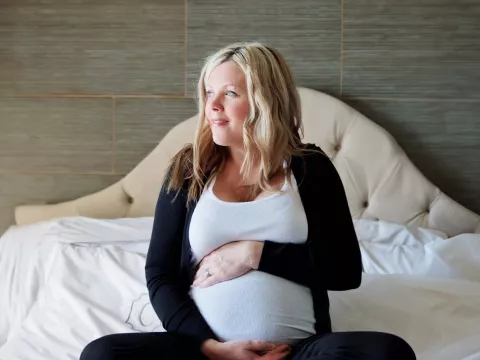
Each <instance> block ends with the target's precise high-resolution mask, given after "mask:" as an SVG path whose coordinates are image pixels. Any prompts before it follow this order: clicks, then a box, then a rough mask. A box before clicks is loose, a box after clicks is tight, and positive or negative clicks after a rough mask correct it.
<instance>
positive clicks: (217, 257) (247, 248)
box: [193, 240, 263, 288]
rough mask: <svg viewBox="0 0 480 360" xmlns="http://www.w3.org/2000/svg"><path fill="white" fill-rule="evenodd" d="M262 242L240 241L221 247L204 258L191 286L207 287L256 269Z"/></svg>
mask: <svg viewBox="0 0 480 360" xmlns="http://www.w3.org/2000/svg"><path fill="white" fill-rule="evenodd" d="M262 250H263V242H261V241H252V240H242V241H235V242H231V243H228V244H226V245H223V246H222V247H219V248H218V249H216V250H214V251H212V252H211V253H210V254H208V255H207V256H205V257H204V258H203V259H202V261H201V262H200V265H199V267H198V270H197V273H196V274H195V279H194V281H193V286H198V287H201V288H205V287H209V286H212V285H215V284H218V283H220V282H223V281H228V280H231V279H235V278H236V277H239V276H242V275H243V274H245V273H247V272H249V271H250V270H256V269H258V264H259V263H260V257H261V255H262Z"/></svg>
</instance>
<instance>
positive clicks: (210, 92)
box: [205, 90, 213, 97]
mask: <svg viewBox="0 0 480 360" xmlns="http://www.w3.org/2000/svg"><path fill="white" fill-rule="evenodd" d="M205 94H207V97H210V96H212V94H213V91H211V90H208V91H206V92H205Z"/></svg>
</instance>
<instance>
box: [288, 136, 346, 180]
mask: <svg viewBox="0 0 480 360" xmlns="http://www.w3.org/2000/svg"><path fill="white" fill-rule="evenodd" d="M295 164H296V166H295ZM295 168H296V170H297V172H299V171H301V172H302V175H304V176H307V177H317V176H322V177H325V176H328V175H335V176H336V173H337V171H336V169H335V166H334V165H333V163H332V161H331V160H330V158H329V157H328V155H327V154H326V153H325V152H324V151H323V150H322V148H321V147H320V146H318V145H317V144H314V143H306V144H303V151H302V153H301V154H300V155H296V156H294V157H293V158H292V170H293V171H294V172H295Z"/></svg>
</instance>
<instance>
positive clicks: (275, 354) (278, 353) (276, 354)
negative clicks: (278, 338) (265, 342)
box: [260, 345, 292, 360]
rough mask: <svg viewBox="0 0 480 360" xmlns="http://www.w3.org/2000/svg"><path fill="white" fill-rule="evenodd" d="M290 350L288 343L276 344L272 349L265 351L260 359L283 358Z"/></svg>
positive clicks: (280, 359)
mask: <svg viewBox="0 0 480 360" xmlns="http://www.w3.org/2000/svg"><path fill="white" fill-rule="evenodd" d="M291 352H292V350H291V348H290V346H288V345H278V346H277V347H276V348H275V349H273V350H272V351H269V352H267V353H266V354H264V355H262V356H261V357H260V359H262V360H284V359H287V357H288V356H289V355H290V353H291Z"/></svg>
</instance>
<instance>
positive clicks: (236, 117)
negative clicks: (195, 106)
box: [205, 61, 250, 149]
mask: <svg viewBox="0 0 480 360" xmlns="http://www.w3.org/2000/svg"><path fill="white" fill-rule="evenodd" d="M205 92H206V96H207V97H206V103H205V116H206V118H207V119H208V122H209V124H210V128H211V130H212V136H213V141H214V142H215V143H216V144H217V145H221V146H230V147H236V148H241V149H243V123H244V122H245V120H246V118H247V116H248V114H249V111H250V106H249V103H248V93H247V84H246V80H245V75H244V73H243V71H242V69H241V68H240V67H239V66H238V65H237V64H235V63H234V62H233V61H226V62H224V63H222V64H220V65H218V66H217V67H216V68H214V69H213V70H212V72H211V73H210V76H209V78H208V79H207V81H206V88H205Z"/></svg>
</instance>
